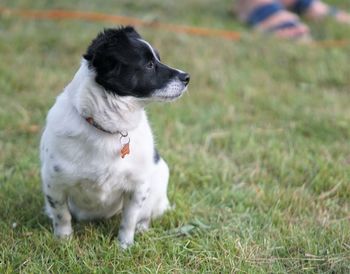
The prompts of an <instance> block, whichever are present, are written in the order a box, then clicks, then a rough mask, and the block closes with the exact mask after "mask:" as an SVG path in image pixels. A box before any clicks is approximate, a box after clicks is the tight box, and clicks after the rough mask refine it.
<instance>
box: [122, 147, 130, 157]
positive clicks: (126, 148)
mask: <svg viewBox="0 0 350 274" xmlns="http://www.w3.org/2000/svg"><path fill="white" fill-rule="evenodd" d="M128 154H130V146H129V143H127V144H125V145H123V148H122V149H121V150H120V156H121V157H122V159H124V157H125V156H126V155H128Z"/></svg>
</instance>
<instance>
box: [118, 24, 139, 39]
mask: <svg viewBox="0 0 350 274" xmlns="http://www.w3.org/2000/svg"><path fill="white" fill-rule="evenodd" d="M120 30H122V31H123V32H124V33H125V34H126V35H127V36H128V37H129V38H138V39H141V35H140V34H139V33H138V32H137V31H136V30H135V29H134V27H132V26H126V27H122V28H121V29H120Z"/></svg>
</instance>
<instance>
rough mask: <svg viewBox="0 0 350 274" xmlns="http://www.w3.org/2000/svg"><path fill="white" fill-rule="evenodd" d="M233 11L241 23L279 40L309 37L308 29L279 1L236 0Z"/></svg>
mask: <svg viewBox="0 0 350 274" xmlns="http://www.w3.org/2000/svg"><path fill="white" fill-rule="evenodd" d="M234 11H235V13H236V14H237V16H238V18H239V19H240V20H241V21H242V22H245V23H247V24H248V25H250V26H251V27H253V28H254V29H256V30H258V31H262V32H268V33H273V34H274V35H275V36H277V37H281V38H301V37H309V28H308V27H307V26H306V25H305V24H303V23H302V22H300V20H299V17H298V16H297V15H295V14H293V13H292V12H290V11H288V10H286V9H285V8H284V6H283V4H282V3H280V2H279V1H276V0H236V1H235V3H234Z"/></svg>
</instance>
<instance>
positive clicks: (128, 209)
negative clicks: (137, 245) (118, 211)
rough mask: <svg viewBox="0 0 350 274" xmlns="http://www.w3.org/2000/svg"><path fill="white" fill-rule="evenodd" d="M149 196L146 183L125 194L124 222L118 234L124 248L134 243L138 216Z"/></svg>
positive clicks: (122, 221)
mask: <svg viewBox="0 0 350 274" xmlns="http://www.w3.org/2000/svg"><path fill="white" fill-rule="evenodd" d="M148 195H149V187H148V185H147V184H146V183H144V184H143V185H142V186H141V187H140V188H139V189H137V190H135V191H134V192H132V193H126V194H125V197H124V205H123V213H122V220H121V223H120V227H119V233H118V240H119V242H120V245H121V247H122V248H127V247H129V246H131V245H132V244H133V242H134V235H135V230H136V224H137V222H138V216H139V214H140V212H141V210H142V206H143V204H144V202H145V200H146V199H147V197H148Z"/></svg>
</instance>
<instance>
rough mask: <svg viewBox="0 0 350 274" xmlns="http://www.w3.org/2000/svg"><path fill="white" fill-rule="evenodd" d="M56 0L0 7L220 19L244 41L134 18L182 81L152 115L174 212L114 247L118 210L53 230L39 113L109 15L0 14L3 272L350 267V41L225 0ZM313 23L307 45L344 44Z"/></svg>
mask: <svg viewBox="0 0 350 274" xmlns="http://www.w3.org/2000/svg"><path fill="white" fill-rule="evenodd" d="M32 2H34V3H32ZM52 2H53V1H48V0H46V1H29V0H2V1H1V5H4V6H7V7H17V8H18V7H20V8H37V9H39V8H41V9H46V8H67V9H79V10H90V11H100V12H106V13H111V14H115V15H129V16H135V17H139V18H143V19H159V20H161V21H165V22H171V23H181V24H186V25H194V26H205V27H215V28H227V29H231V30H240V31H243V38H242V40H241V41H238V42H232V41H226V40H221V39H215V38H198V37H191V36H188V35H184V34H176V35H175V34H173V33H169V32H166V31H161V30H152V29H150V28H139V31H140V32H141V33H142V35H143V36H144V37H145V38H146V39H147V40H149V41H151V42H152V44H154V45H155V46H156V47H157V48H158V49H159V51H160V53H161V56H162V59H163V60H164V61H165V62H166V63H168V64H171V65H172V66H174V67H178V68H181V69H183V70H185V71H188V72H190V73H191V76H192V78H191V79H192V80H191V84H190V88H189V92H188V93H187V95H185V96H184V97H183V98H182V99H181V100H180V101H177V102H175V103H173V104H167V105H161V104H154V105H151V106H150V108H149V109H148V113H149V116H150V120H151V123H152V126H153V129H154V132H155V135H156V136H157V142H158V148H159V150H160V152H161V154H162V155H163V157H164V158H165V159H166V160H167V161H168V163H169V166H170V168H171V179H170V185H169V198H170V200H171V202H172V203H173V204H176V209H175V210H173V211H171V212H168V213H167V214H166V215H165V216H164V217H163V218H161V219H159V220H157V221H155V222H153V225H152V229H151V230H150V231H149V232H147V233H145V234H143V235H138V236H137V237H136V244H135V245H134V246H133V247H132V248H130V249H129V250H127V251H122V250H121V249H120V248H119V247H118V244H117V242H116V240H115V236H116V233H117V229H118V223H119V219H118V218H114V219H113V220H108V221H104V222H99V223H75V224H74V229H75V235H74V238H73V239H72V240H70V241H67V242H59V241H57V240H56V239H55V238H54V237H53V234H52V228H51V223H50V221H49V219H48V218H47V217H46V216H45V215H44V213H43V203H44V200H43V196H42V193H41V186H40V185H41V183H40V176H39V160H38V143H39V138H40V131H41V128H42V127H43V126H44V120H45V116H46V113H47V111H48V109H49V108H50V106H51V105H52V104H53V102H54V100H55V97H56V96H57V95H58V94H59V93H60V91H61V90H62V88H63V87H64V86H65V85H66V84H67V83H68V82H69V81H70V80H71V79H72V76H73V74H74V73H75V71H76V70H77V68H78V66H79V61H80V57H81V54H82V53H83V52H84V50H85V49H86V47H87V45H88V44H89V42H90V40H91V39H92V38H93V37H94V36H95V35H96V33H97V32H98V31H100V30H101V29H102V28H103V27H105V26H110V25H108V24H101V23H91V22H84V21H35V20H27V19H21V18H18V17H13V16H10V15H3V16H0V60H1V61H0V102H1V107H0V273H104V272H106V273H110V272H113V271H114V272H124V273H169V272H170V273H204V272H206V273H245V272H246V273H266V272H268V273H285V272H291V273H300V272H303V273H304V272H310V273H314V272H319V273H349V272H350V183H349V181H350V107H349V102H350V65H349V64H350V54H349V52H350V44H349V45H345V46H343V47H336V48H324V47H318V46H311V45H296V44H293V43H288V42H282V41H276V40H273V39H268V38H266V37H259V36H257V35H251V34H250V33H249V32H248V31H247V30H245V29H244V27H243V26H241V25H239V24H238V23H237V22H235V20H234V19H233V18H232V17H231V16H230V15H229V13H228V9H229V7H230V1H228V0H226V1H217V3H215V5H213V1H209V0H191V1H184V0H183V1H161V0H148V1H146V0H144V1H129V0H119V1H102V0H98V1H92V0H90V1H83V0H79V1H68V0H64V1H55V3H52ZM336 2H338V3H340V4H342V6H343V7H344V8H348V9H350V4H349V3H347V4H346V3H342V2H345V1H333V3H336ZM311 28H312V31H313V34H314V36H315V37H316V38H317V39H326V38H329V39H350V33H349V29H348V27H345V26H339V25H337V24H335V23H332V22H324V23H322V24H311Z"/></svg>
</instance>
